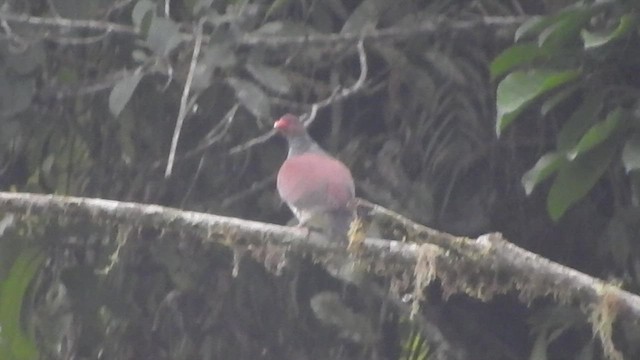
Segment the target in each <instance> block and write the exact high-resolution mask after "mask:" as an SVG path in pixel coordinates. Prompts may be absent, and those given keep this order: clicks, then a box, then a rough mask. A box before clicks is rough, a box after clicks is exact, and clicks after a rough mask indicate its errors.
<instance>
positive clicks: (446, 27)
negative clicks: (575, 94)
mask: <svg viewBox="0 0 640 360" xmlns="http://www.w3.org/2000/svg"><path fill="white" fill-rule="evenodd" d="M529 18H530V17H527V16H485V17H478V18H476V19H472V20H452V19H450V18H447V17H443V16H439V17H434V18H433V19H431V20H423V21H421V23H420V24H419V25H416V26H394V27H389V28H385V29H380V30H375V31H369V32H367V33H366V34H365V35H364V36H363V35H361V34H359V33H344V34H342V33H338V34H307V35H302V36H289V35H286V36H273V35H253V34H246V35H245V36H244V37H242V38H241V39H240V40H238V44H239V45H243V46H249V47H252V46H257V45H260V46H267V47H271V48H282V47H288V46H301V45H316V46H336V45H343V44H344V45H348V44H350V43H351V44H355V43H357V42H358V41H360V40H365V41H376V42H379V41H398V40H406V39H407V38H408V37H411V36H416V35H426V34H436V33H441V32H444V31H451V30H477V29H480V28H504V27H516V26H518V25H520V24H522V23H523V22H524V21H526V20H527V19H529Z"/></svg>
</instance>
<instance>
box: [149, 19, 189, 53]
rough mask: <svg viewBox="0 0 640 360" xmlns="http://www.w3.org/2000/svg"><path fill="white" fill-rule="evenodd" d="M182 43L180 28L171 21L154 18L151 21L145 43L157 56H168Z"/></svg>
mask: <svg viewBox="0 0 640 360" xmlns="http://www.w3.org/2000/svg"><path fill="white" fill-rule="evenodd" d="M182 41H183V39H182V34H180V27H179V26H178V24H176V23H175V22H174V21H173V20H171V19H167V18H163V17H159V16H155V17H153V18H152V19H151V26H149V34H148V35H147V39H146V43H147V46H148V47H149V49H151V51H153V52H154V53H156V55H159V56H166V55H168V54H169V53H170V52H171V51H172V50H173V49H175V48H176V47H177V46H178V45H180V43H181V42H182Z"/></svg>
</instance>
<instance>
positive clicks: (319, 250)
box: [0, 192, 640, 326]
mask: <svg viewBox="0 0 640 360" xmlns="http://www.w3.org/2000/svg"><path fill="white" fill-rule="evenodd" d="M0 209H2V210H4V211H8V212H15V213H23V214H30V215H41V216H46V217H49V218H53V219H58V218H64V217H72V218H81V219H86V220H87V221H90V222H95V223H96V224H104V223H105V222H111V223H115V224H119V225H126V226H133V227H154V228H158V229H162V230H173V231H177V232H179V233H181V234H185V235H190V236H192V237H195V238H199V239H201V240H202V241H205V242H208V241H215V242H221V243H224V244H228V245H229V246H248V247H250V248H256V247H263V246H265V245H267V244H269V245H276V246H282V247H286V248H287V249H288V250H289V251H292V252H300V253H311V254H313V255H314V256H316V257H318V258H320V259H322V258H324V257H327V256H333V255H342V256H343V255H344V254H345V249H344V247H341V246H336V245H333V244H331V243H330V242H328V241H327V240H326V239H325V238H324V237H323V236H322V235H319V234H315V233H311V234H308V233H307V231H306V230H304V229H300V228H291V227H285V226H279V225H273V224H265V223H260V222H255V221H249V220H242V219H237V218H229V217H224V216H218V215H213V214H205V213H197V212H191V211H181V210H178V209H172V208H167V207H162V206H158V205H143V204H136V203H127V202H119V201H113V200H103V199H89V198H79V197H70V196H57V195H38V194H26V193H7V192H0ZM374 210H375V211H378V212H383V213H384V212H385V210H382V209H380V208H374ZM386 215H390V216H396V215H394V214H392V213H388V214H386ZM402 221H403V222H405V224H404V225H406V226H408V227H411V229H410V234H411V236H410V238H411V239H412V240H416V241H418V242H420V243H418V242H416V243H413V242H411V243H405V242H399V241H391V240H383V239H367V240H366V241H365V242H364V244H363V246H362V252H361V253H360V254H359V260H361V261H364V262H366V263H368V264H369V265H371V268H372V269H374V270H376V271H378V272H379V273H385V271H386V274H388V275H390V274H392V273H394V272H397V270H398V269H404V270H406V271H415V273H416V274H417V275H418V276H417V278H419V279H422V280H423V282H428V281H430V279H432V276H431V275H433V276H436V277H437V278H438V279H439V280H440V281H441V284H442V286H443V289H444V290H445V293H453V292H464V293H466V294H469V295H470V296H473V297H476V298H478V299H481V300H487V299H489V298H491V297H492V296H493V295H496V294H499V293H504V292H507V291H513V290H516V291H518V293H519V295H520V298H521V299H522V300H523V301H525V302H527V303H528V302H530V301H532V300H533V299H534V298H536V297H542V296H548V295H551V296H553V297H554V298H555V299H556V300H557V301H559V302H562V303H566V304H573V305H577V306H579V307H580V308H581V309H582V310H583V311H584V312H585V313H587V314H591V313H593V312H596V311H601V309H602V307H603V306H606V308H607V311H608V312H609V314H610V315H611V316H614V317H615V316H617V318H618V319H620V320H623V321H629V322H630V324H636V325H634V326H637V324H638V322H640V297H639V296H637V295H634V294H632V293H629V292H627V291H624V290H622V289H619V288H617V287H615V286H613V285H610V284H608V283H606V282H604V281H602V280H599V279H596V278H593V277H591V276H588V275H586V274H583V273H581V272H579V271H576V270H574V269H571V268H568V267H566V266H563V265H560V264H558V263H554V262H552V261H549V260H547V259H544V258H542V257H540V256H538V255H536V254H533V253H531V252H528V251H526V250H524V249H522V248H519V247H517V246H515V245H513V244H511V243H509V242H507V241H505V240H504V239H503V238H502V236H501V235H500V234H497V233H493V234H487V235H483V236H481V237H479V238H478V239H469V238H462V237H456V236H453V235H450V234H446V233H441V232H438V231H436V230H433V229H430V228H427V227H424V226H421V225H416V224H413V223H410V222H408V221H406V220H402ZM420 285H426V283H423V284H417V286H416V287H420Z"/></svg>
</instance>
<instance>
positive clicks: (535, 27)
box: [513, 16, 555, 41]
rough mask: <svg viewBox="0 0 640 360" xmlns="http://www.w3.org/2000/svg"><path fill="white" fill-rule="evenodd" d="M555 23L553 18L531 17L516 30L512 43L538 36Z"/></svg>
mask: <svg viewBox="0 0 640 360" xmlns="http://www.w3.org/2000/svg"><path fill="white" fill-rule="evenodd" d="M554 21H555V17H553V16H532V17H531V18H529V19H528V20H526V21H525V22H523V23H522V25H520V27H518V29H517V30H516V33H515V36H514V39H513V40H514V41H519V40H521V39H523V38H525V37H529V36H533V35H535V34H538V33H539V32H540V31H542V30H544V29H545V28H547V27H548V26H549V25H551V24H552V23H553V22H554Z"/></svg>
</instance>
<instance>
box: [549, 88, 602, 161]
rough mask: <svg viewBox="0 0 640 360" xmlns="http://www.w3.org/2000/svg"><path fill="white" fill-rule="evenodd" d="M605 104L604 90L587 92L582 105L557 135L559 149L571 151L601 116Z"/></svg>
mask: <svg viewBox="0 0 640 360" xmlns="http://www.w3.org/2000/svg"><path fill="white" fill-rule="evenodd" d="M603 105H604V104H603V92H601V91H591V92H589V93H587V94H586V95H585V96H584V98H583V100H582V103H581V104H580V106H578V108H577V109H576V110H575V111H574V112H573V113H572V114H571V116H570V117H569V119H568V120H567V121H566V122H565V123H564V125H562V128H561V129H560V131H559V132H558V135H556V144H557V145H556V147H557V148H558V150H562V151H569V150H570V149H572V148H573V147H574V146H575V145H576V144H577V143H578V141H579V140H580V138H581V137H582V135H583V134H584V133H585V132H586V131H587V130H588V129H589V127H591V125H592V124H593V123H595V121H596V120H597V119H598V118H599V117H600V112H601V111H602V107H603Z"/></svg>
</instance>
